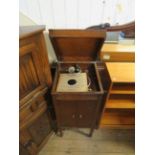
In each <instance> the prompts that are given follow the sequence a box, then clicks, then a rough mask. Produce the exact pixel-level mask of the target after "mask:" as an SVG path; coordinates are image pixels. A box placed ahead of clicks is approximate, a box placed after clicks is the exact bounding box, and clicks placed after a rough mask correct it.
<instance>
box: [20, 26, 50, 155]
mask: <svg viewBox="0 0 155 155" xmlns="http://www.w3.org/2000/svg"><path fill="white" fill-rule="evenodd" d="M43 31H44V26H28V27H20V36H19V100H20V101H19V103H20V105H19V123H20V125H19V132H20V145H19V146H20V148H19V150H20V155H36V154H37V153H38V151H39V150H40V149H41V147H42V146H43V144H44V143H45V141H46V140H47V139H48V137H49V135H50V134H51V133H52V131H53V129H52V116H51V113H52V112H51V111H50V110H49V109H52V108H51V107H50V105H51V104H49V102H50V94H49V90H50V88H51V84H52V78H51V72H50V66H49V62H48V57H47V52H46V46H45V41H44V36H43Z"/></svg>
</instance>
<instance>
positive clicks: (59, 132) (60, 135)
mask: <svg viewBox="0 0 155 155" xmlns="http://www.w3.org/2000/svg"><path fill="white" fill-rule="evenodd" d="M56 135H57V136H59V137H62V136H63V132H62V129H59V130H58V131H57V133H56Z"/></svg>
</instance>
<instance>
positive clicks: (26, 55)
mask: <svg viewBox="0 0 155 155" xmlns="http://www.w3.org/2000/svg"><path fill="white" fill-rule="evenodd" d="M37 50H38V49H37V47H36V45H35V43H30V44H27V45H24V46H23V47H20V60H19V87H20V88H19V96H20V99H21V98H23V97H25V96H26V95H28V94H30V93H31V92H33V91H35V90H38V89H41V88H43V87H44V85H45V84H44V83H45V82H44V81H45V80H44V76H43V72H42V70H41V66H40V63H39V57H38V51H37Z"/></svg>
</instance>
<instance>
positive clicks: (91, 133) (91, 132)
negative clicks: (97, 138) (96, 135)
mask: <svg viewBox="0 0 155 155" xmlns="http://www.w3.org/2000/svg"><path fill="white" fill-rule="evenodd" d="M93 132H94V128H91V129H90V132H89V134H88V137H92V135H93Z"/></svg>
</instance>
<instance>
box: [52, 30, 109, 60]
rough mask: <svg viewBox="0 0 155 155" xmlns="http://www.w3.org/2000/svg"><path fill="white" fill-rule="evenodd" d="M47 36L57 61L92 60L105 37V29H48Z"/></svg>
mask: <svg viewBox="0 0 155 155" xmlns="http://www.w3.org/2000/svg"><path fill="white" fill-rule="evenodd" d="M49 37H50V40H51V43H52V44H53V47H54V50H55V53H56V55H57V59H58V60H59V61H93V60H96V59H97V57H98V54H99V52H100V49H101V47H102V45H103V43H104V41H105V39H106V31H105V30H69V29H67V30H64V29H61V30H60V29H50V30H49Z"/></svg>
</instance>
